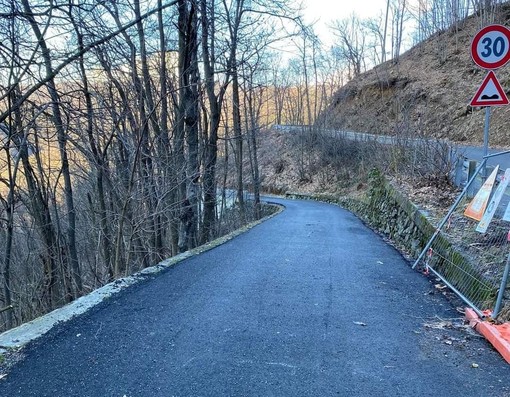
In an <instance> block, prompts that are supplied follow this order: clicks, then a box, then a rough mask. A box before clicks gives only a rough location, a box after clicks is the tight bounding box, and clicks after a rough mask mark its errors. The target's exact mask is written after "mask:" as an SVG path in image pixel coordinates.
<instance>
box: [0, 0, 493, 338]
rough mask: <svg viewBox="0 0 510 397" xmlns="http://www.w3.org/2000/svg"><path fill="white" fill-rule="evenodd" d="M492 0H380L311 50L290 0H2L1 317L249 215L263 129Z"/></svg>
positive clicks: (37, 306) (71, 292)
mask: <svg viewBox="0 0 510 397" xmlns="http://www.w3.org/2000/svg"><path fill="white" fill-rule="evenodd" d="M497 3H499V2H496V1H487V0H486V1H458V0H457V1H454V0H450V1H446V0H443V1H433V0H431V1H426V0H421V1H419V2H411V1H409V2H406V1H405V0H388V2H387V7H386V9H385V11H386V12H385V13H383V14H381V18H379V19H373V20H359V19H358V18H357V17H356V16H353V17H352V18H350V19H349V20H338V21H336V22H334V23H333V24H332V28H333V32H334V34H335V35H336V36H337V39H338V40H337V44H336V45H335V46H333V48H323V45H322V44H321V42H320V40H319V38H318V37H317V36H316V35H315V34H314V31H313V26H306V25H305V24H303V23H302V20H301V18H300V10H299V9H297V8H295V6H294V3H293V2H290V1H287V0H279V1H276V2H275V1H264V0H174V1H169V2H165V1H163V0H104V1H96V0H52V1H48V0H0V25H1V26H0V35H1V38H0V79H1V84H0V142H1V147H0V150H1V152H0V225H1V232H0V269H1V277H0V331H1V330H4V329H7V328H10V327H12V326H15V325H17V324H20V323H22V322H24V321H27V320H30V319H32V318H34V317H36V316H38V315H40V314H41V313H44V312H47V311H49V310H52V309H54V308H57V307H59V306H61V305H63V304H65V303H67V302H70V301H72V300H73V299H75V298H77V297H79V296H81V295H83V294H85V293H87V292H89V291H91V290H93V289H95V288H97V287H99V286H102V285H104V284H105V283H107V282H109V281H111V280H114V279H115V278H118V277H122V276H124V275H128V274H131V273H133V272H135V271H137V270H140V269H142V268H144V267H147V266H150V265H154V264H155V263H157V262H158V261H160V260H161V259H163V258H166V257H169V256H172V255H176V254H178V253H179V252H183V251H186V250H188V249H191V248H193V247H196V246H197V245H200V244H202V243H204V242H206V241H209V240H210V239H212V238H215V237H216V236H218V235H219V234H221V233H223V232H224V231H225V228H226V225H225V224H226V222H228V221H231V219H232V217H233V215H232V214H233V213H234V214H235V216H234V218H235V219H237V221H236V222H237V223H235V225H239V224H241V223H243V222H247V221H249V220H251V219H256V218H259V217H260V216H261V206H260V185H261V178H262V177H263V176H262V175H261V173H260V170H259V166H258V158H257V141H258V140H259V139H261V132H262V131H263V130H264V129H265V128H266V127H268V126H269V125H272V124H301V125H311V124H313V123H314V121H315V120H316V119H317V117H318V115H319V114H320V113H321V112H322V111H323V110H324V109H325V108H326V106H327V104H328V101H329V99H330V98H331V97H332V96H333V94H334V93H335V91H336V90H337V89H338V88H339V87H340V86H341V85H343V84H344V83H345V82H346V81H347V79H349V78H352V77H354V76H356V75H357V74H359V73H362V72H363V71H364V70H366V68H367V67H370V66H373V65H374V64H377V63H380V62H384V61H386V60H388V59H390V58H391V59H394V60H397V59H398V56H399V54H400V53H401V51H402V50H403V48H404V47H405V46H404V42H405V40H406V38H407V37H408V36H410V35H411V33H413V34H414V35H415V37H417V40H422V39H424V38H426V37H427V36H430V35H431V34H433V33H434V32H435V31H438V30H439V29H444V28H445V27H447V26H451V25H452V24H455V23H457V22H458V21H459V20H460V19H461V18H463V17H464V16H466V15H468V14H469V13H472V12H474V11H476V12H480V10H485V11H484V12H489V11H487V10H490V9H492V8H493V7H495V6H496V4H497ZM488 15H490V14H488ZM413 18H414V20H415V21H416V22H417V23H416V26H417V30H416V31H413V32H405V27H406V26H407V21H408V20H410V19H413ZM289 40H290V41H291V42H292V43H294V45H295V51H294V55H292V56H286V57H285V59H283V56H282V52H280V50H279V49H278V48H279V45H280V44H279V43H284V42H286V43H288V42H289ZM246 191H250V192H251V193H252V196H251V198H250V200H246V194H245V193H246ZM230 192H234V193H233V194H231V195H230ZM229 195H230V196H231V197H229ZM232 202H235V205H231V203H232ZM235 225H234V226H235ZM227 226H228V225H227Z"/></svg>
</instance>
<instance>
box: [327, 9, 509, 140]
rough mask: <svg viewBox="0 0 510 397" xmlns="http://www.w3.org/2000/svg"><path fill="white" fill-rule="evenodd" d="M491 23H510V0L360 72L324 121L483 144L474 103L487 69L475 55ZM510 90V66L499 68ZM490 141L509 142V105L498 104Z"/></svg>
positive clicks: (480, 112) (479, 116)
mask: <svg viewBox="0 0 510 397" xmlns="http://www.w3.org/2000/svg"><path fill="white" fill-rule="evenodd" d="M488 23H499V24H503V25H506V26H508V25H509V24H510V3H506V4H505V5H503V6H502V7H501V10H500V12H499V13H498V15H496V17H495V19H494V21H490V22H487V21H483V20H482V18H480V17H479V16H472V17H470V18H468V19H467V20H465V21H464V22H463V23H461V24H460V25H459V26H453V27H451V28H450V29H448V30H447V31H444V32H441V33H438V34H436V35H435V36H433V37H431V38H430V39H428V40H426V41H425V42H422V43H421V44H419V45H418V46H416V47H414V48H412V49H411V50H409V51H408V52H406V53H405V54H403V55H402V56H401V57H400V59H399V60H398V62H394V61H388V62H386V63H384V64H382V65H379V66H377V67H376V68H374V69H372V70H370V71H368V72H366V73H364V74H362V75H360V76H359V77H357V78H356V79H353V80H352V81H351V82H349V83H348V84H346V85H345V86H344V87H343V88H342V89H340V90H339V92H338V93H337V94H336V96H335V98H334V101H333V103H332V105H331V107H330V109H329V110H328V111H327V112H325V114H324V115H323V118H322V121H323V122H325V123H326V125H328V126H330V127H334V128H345V129H352V130H355V131H364V132H372V133H379V134H391V135H393V134H410V135H411V136H417V135H421V136H432V137H437V138H448V139H450V140H452V141H459V142H472V143H480V142H482V137H483V123H484V111H483V109H481V108H471V106H469V105H468V104H469V102H470V100H471V98H472V97H473V95H474V94H475V92H476V91H477V89H478V87H479V86H480V84H481V83H482V81H483V79H484V77H485V75H486V71H484V70H482V69H480V68H479V67H478V66H476V65H475V64H474V62H473V60H472V59H471V56H470V43H471V40H472V39H473V37H474V36H475V34H476V32H477V31H478V30H479V29H480V28H481V27H482V26H484V25H487V24H488ZM496 75H497V77H498V79H499V81H500V83H501V84H502V86H503V88H504V89H505V90H506V92H507V94H509V93H510V66H509V65H507V66H504V67H503V68H501V69H500V70H498V71H497V73H496ZM490 132H491V134H490V143H491V145H502V146H508V145H509V143H510V106H505V107H498V108H493V115H492V119H491V130H490Z"/></svg>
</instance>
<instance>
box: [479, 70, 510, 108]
mask: <svg viewBox="0 0 510 397" xmlns="http://www.w3.org/2000/svg"><path fill="white" fill-rule="evenodd" d="M509 103H510V102H509V101H508V98H507V96H506V94H505V91H504V90H503V87H501V84H500V83H499V81H498V79H497V78H496V75H495V74H494V72H493V71H492V70H491V71H490V72H489V73H488V74H487V77H485V80H484V81H483V83H482V85H481V86H480V88H478V91H477V92H476V94H475V96H474V97H473V99H471V103H470V105H471V106H498V105H508V104H509Z"/></svg>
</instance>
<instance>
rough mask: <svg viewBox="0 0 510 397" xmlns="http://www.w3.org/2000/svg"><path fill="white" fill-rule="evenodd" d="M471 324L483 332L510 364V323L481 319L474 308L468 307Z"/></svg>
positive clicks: (467, 315) (467, 314) (466, 312)
mask: <svg viewBox="0 0 510 397" xmlns="http://www.w3.org/2000/svg"><path fill="white" fill-rule="evenodd" d="M465 314H466V319H467V320H468V321H469V325H470V326H471V327H473V328H474V329H475V330H476V331H477V332H479V333H480V334H482V335H483V336H484V337H485V339H487V340H488V341H489V342H490V343H491V344H492V346H494V348H495V349H496V350H497V351H498V352H499V353H500V354H501V355H502V356H503V358H504V359H505V360H506V362H507V363H509V364H510V323H504V324H500V325H496V324H491V323H489V322H488V321H483V320H481V319H480V318H479V317H478V315H477V314H476V312H475V311H474V310H473V309H469V308H466V310H465Z"/></svg>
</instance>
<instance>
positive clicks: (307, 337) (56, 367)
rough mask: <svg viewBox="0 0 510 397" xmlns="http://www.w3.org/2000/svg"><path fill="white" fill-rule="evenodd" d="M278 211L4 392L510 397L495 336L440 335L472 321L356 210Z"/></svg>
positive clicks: (121, 305) (56, 340)
mask: <svg viewBox="0 0 510 397" xmlns="http://www.w3.org/2000/svg"><path fill="white" fill-rule="evenodd" d="M274 201H278V202H280V203H282V204H284V205H285V206H286V210H285V211H283V212H282V213H281V214H279V215H277V216H276V217H274V218H272V219H270V220H269V221H267V222H265V223H263V224H261V225H259V226H257V227H255V228H253V229H251V230H250V231H248V232H247V233H245V234H243V235H241V236H239V237H237V238H235V239H234V240H231V241H230V242H228V243H226V244H224V245H222V246H219V247H217V248H215V249H213V250H211V251H208V252H206V253H203V254H201V255H198V256H195V257H193V258H191V259H188V260H185V261H183V262H181V263H180V264H178V265H177V266H175V267H173V268H171V269H169V270H168V271H166V272H164V273H163V274H160V275H158V276H156V277H154V278H151V279H149V280H147V281H143V282H141V283H139V284H137V285H135V286H134V287H130V288H128V289H127V290H125V291H124V292H122V293H120V294H118V295H116V296H114V297H113V298H110V299H108V300H107V301H105V302H103V303H102V304H101V305H100V306H98V307H96V308H95V309H93V310H91V311H90V312H88V313H87V314H85V315H83V316H81V317H78V318H75V319H73V320H71V321H70V322H68V323H65V324H61V325H60V326H58V327H56V328H55V329H54V330H52V331H51V332H50V333H49V334H48V335H47V336H44V337H42V338H40V339H39V340H38V341H36V342H35V343H33V344H32V345H30V346H28V347H27V348H26V349H25V355H26V356H25V358H24V359H23V360H22V361H20V362H19V363H18V364H17V365H15V367H14V368H13V369H12V370H11V372H10V373H9V374H8V376H7V377H6V378H5V379H4V380H2V381H0V396H2V397H7V396H9V397H14V396H23V397H29V396H38V397H43V396H52V397H58V396H62V397H64V396H65V397H70V396H73V397H75V396H76V397H81V396H91V397H92V396H93V397H104V396H112V397H123V396H127V397H134V396H144V397H150V396H162V397H163V396H164V397H169V396H334V395H340V396H363V397H366V396H464V397H465V396H477V397H478V396H482V395H491V396H505V395H507V396H508V395H510V367H509V366H508V364H506V363H505V362H504V361H503V359H502V358H501V357H500V356H499V355H498V354H497V353H496V352H495V351H493V350H492V349H491V348H490V347H489V345H488V344H487V343H486V342H485V340H483V339H481V338H479V337H478V336H476V335H472V334H470V333H469V332H468V331H467V330H465V329H441V325H444V322H442V320H447V319H452V318H457V319H458V318H459V317H460V316H461V315H460V314H459V313H458V312H457V311H456V310H455V307H454V305H452V304H451V303H450V302H449V301H447V300H446V299H445V298H444V296H443V295H442V294H441V293H440V292H439V291H438V290H437V289H435V288H434V287H433V283H434V280H428V279H427V278H426V277H424V276H422V275H420V274H419V273H417V272H415V271H413V270H411V269H410V267H409V263H407V262H406V261H405V260H404V259H403V257H402V256H401V255H400V254H399V253H398V252H397V251H396V250H395V249H394V248H392V247H391V246H389V245H388V244H386V243H385V242H384V241H383V240H382V239H381V238H380V237H379V236H378V235H376V234H375V233H373V232H372V231H371V230H369V229H367V228H366V227H365V226H364V225H363V224H362V223H361V222H360V221H359V220H358V219H357V218H356V217H355V216H353V215H352V214H350V213H349V212H347V211H344V210H342V209H340V208H338V207H336V206H333V205H328V204H323V203H317V202H308V201H286V200H276V199H275V200H274ZM425 324H429V327H427V326H425ZM473 363H476V364H477V365H478V367H476V365H475V366H473V365H472V364H473Z"/></svg>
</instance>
